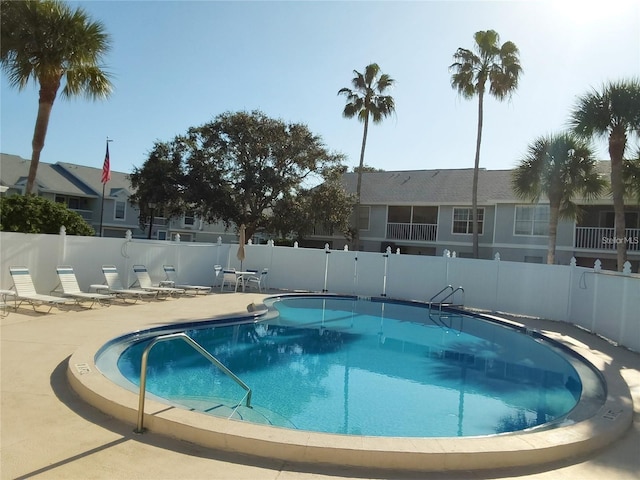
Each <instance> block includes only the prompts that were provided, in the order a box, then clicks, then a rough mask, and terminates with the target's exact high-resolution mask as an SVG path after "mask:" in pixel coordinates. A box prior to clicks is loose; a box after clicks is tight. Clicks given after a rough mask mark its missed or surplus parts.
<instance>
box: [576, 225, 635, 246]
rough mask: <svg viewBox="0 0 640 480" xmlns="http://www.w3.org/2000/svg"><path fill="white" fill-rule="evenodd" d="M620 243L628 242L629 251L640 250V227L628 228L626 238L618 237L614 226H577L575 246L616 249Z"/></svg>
mask: <svg viewBox="0 0 640 480" xmlns="http://www.w3.org/2000/svg"><path fill="white" fill-rule="evenodd" d="M618 243H626V244H627V250H628V251H631V252H640V228H627V229H626V230H625V235H624V238H617V237H616V231H615V229H614V228H601V227H576V243H575V248H586V249H592V250H615V249H616V245H617V244H618Z"/></svg>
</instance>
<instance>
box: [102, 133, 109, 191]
mask: <svg viewBox="0 0 640 480" xmlns="http://www.w3.org/2000/svg"><path fill="white" fill-rule="evenodd" d="M109 180H111V165H110V164H109V142H107V153H106V154H105V156H104V165H103V166H102V179H101V180H100V181H101V182H102V183H107V182H108V181H109Z"/></svg>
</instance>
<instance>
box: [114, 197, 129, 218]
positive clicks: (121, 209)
mask: <svg viewBox="0 0 640 480" xmlns="http://www.w3.org/2000/svg"><path fill="white" fill-rule="evenodd" d="M126 206H127V202H123V201H121V200H116V207H115V212H114V218H115V219H116V220H124V214H125V211H126Z"/></svg>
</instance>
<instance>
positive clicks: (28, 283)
mask: <svg viewBox="0 0 640 480" xmlns="http://www.w3.org/2000/svg"><path fill="white" fill-rule="evenodd" d="M9 273H11V278H12V279H13V288H14V289H15V292H16V293H15V300H16V305H15V307H16V310H17V309H18V307H19V306H20V305H22V303H24V302H26V303H29V304H30V305H31V306H32V307H33V311H34V312H36V311H37V310H36V306H37V305H48V306H49V310H47V313H49V312H50V311H51V309H52V308H53V307H60V305H62V304H65V303H69V302H72V301H73V300H71V299H69V298H63V297H56V296H53V295H45V294H41V293H38V292H37V291H36V287H35V286H34V284H33V280H32V278H31V274H30V273H29V269H28V268H27V267H9Z"/></svg>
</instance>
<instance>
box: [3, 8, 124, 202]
mask: <svg viewBox="0 0 640 480" xmlns="http://www.w3.org/2000/svg"><path fill="white" fill-rule="evenodd" d="M0 15H1V19H2V20H1V22H2V32H1V35H2V36H1V39H0V44H1V56H0V64H1V65H2V69H3V70H4V71H5V72H6V74H7V77H8V80H9V84H10V85H12V86H14V87H16V88H18V90H22V89H24V88H25V87H26V86H27V84H28V83H29V81H30V80H34V81H35V82H37V83H38V84H39V86H40V92H39V100H38V102H39V104H38V116H37V118H36V125H35V129H34V132H33V140H32V153H31V165H30V167H29V176H28V179H27V186H26V193H27V194H29V193H31V192H32V191H33V186H34V182H35V178H36V172H37V170H38V164H39V162H40V152H41V151H42V148H43V147H44V140H45V137H46V135H47V127H48V125H49V117H50V116H51V109H52V107H53V102H54V100H55V98H56V95H57V93H58V89H59V88H60V85H61V83H62V80H63V78H64V81H65V84H64V88H63V89H62V96H63V97H75V96H79V95H84V96H86V97H88V98H89V99H99V98H106V97H107V96H108V95H109V94H110V93H111V89H112V85H111V82H110V80H109V75H108V74H107V73H105V71H104V70H102V68H101V66H100V64H99V61H100V60H101V58H102V56H103V55H104V54H105V53H106V52H107V51H108V50H109V36H108V35H107V33H105V31H104V27H103V25H102V24H101V23H100V22H92V21H90V19H89V17H88V16H87V14H86V13H85V12H84V11H83V10H82V9H80V8H78V9H76V10H72V9H71V8H70V7H69V6H67V5H65V4H63V3H61V2H59V1H57V0H42V1H33V0H30V1H20V2H14V1H8V0H3V1H2V5H1V9H0Z"/></svg>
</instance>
